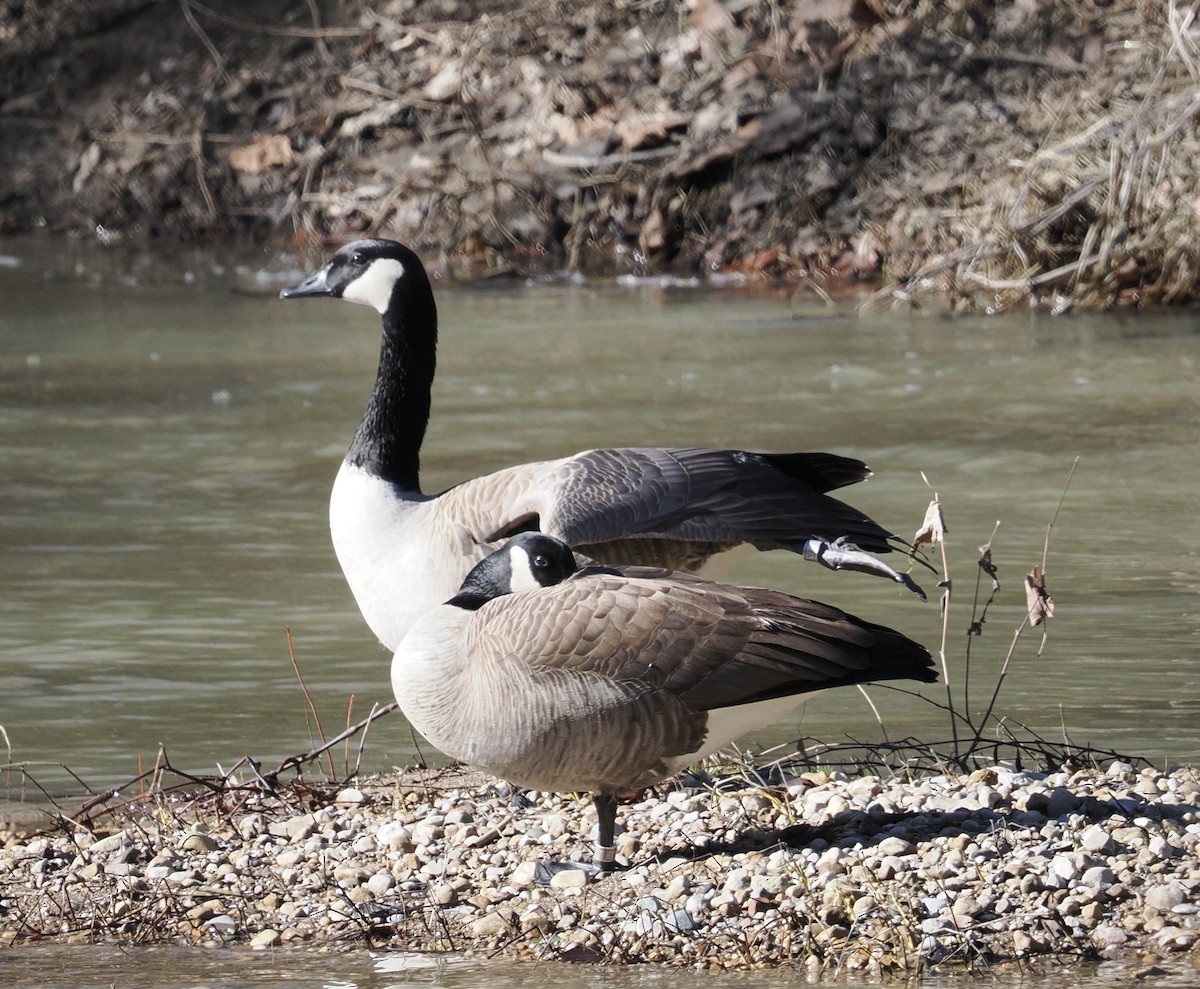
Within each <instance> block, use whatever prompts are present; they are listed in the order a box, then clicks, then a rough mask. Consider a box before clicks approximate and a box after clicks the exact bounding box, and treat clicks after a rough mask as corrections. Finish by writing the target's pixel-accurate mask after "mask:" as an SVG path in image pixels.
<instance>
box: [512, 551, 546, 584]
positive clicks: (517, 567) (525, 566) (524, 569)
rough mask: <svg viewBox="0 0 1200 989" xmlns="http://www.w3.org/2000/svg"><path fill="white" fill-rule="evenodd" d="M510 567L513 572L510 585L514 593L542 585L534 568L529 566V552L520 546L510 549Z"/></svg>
mask: <svg viewBox="0 0 1200 989" xmlns="http://www.w3.org/2000/svg"><path fill="white" fill-rule="evenodd" d="M508 568H509V572H510V574H511V576H510V578H509V580H510V586H511V587H512V589H513V592H514V593H516V592H517V591H535V590H537V589H538V588H539V587H541V586H542V585H541V584H539V583H538V582H537V580H536V578H535V577H534V576H533V568H532V567H530V566H529V554H528V553H526V552H525V550H523V549H521V547H520V546H514V547H512V549H510V550H509V551H508Z"/></svg>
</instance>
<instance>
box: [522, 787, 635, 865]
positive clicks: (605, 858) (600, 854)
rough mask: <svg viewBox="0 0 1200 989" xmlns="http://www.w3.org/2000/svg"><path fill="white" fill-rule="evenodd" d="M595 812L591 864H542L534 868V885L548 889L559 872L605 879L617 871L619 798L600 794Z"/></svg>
mask: <svg viewBox="0 0 1200 989" xmlns="http://www.w3.org/2000/svg"><path fill="white" fill-rule="evenodd" d="M592 804H593V805H594V806H595V808H596V830H595V841H594V843H593V844H592V861H591V862H590V863H589V862H539V863H537V865H536V866H535V868H534V872H533V881H534V882H535V883H537V884H538V885H539V886H549V885H550V880H552V879H553V878H554V877H555V876H556V875H558V873H560V872H569V871H573V870H578V871H580V872H585V873H587V875H589V876H591V877H596V876H603V875H607V874H608V873H610V872H612V871H613V870H614V869H616V867H617V847H616V844H615V842H616V835H617V798H616V797H614V796H613V795H612V794H609V793H597V794H596V795H595V796H594V797H593V798H592Z"/></svg>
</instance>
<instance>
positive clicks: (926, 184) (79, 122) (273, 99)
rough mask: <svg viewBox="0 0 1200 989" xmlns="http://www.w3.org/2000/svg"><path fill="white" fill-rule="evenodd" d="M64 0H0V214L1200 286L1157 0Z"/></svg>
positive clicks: (650, 256)
mask: <svg viewBox="0 0 1200 989" xmlns="http://www.w3.org/2000/svg"><path fill="white" fill-rule="evenodd" d="M75 6H76V5H72V4H67V3H47V4H41V5H38V7H37V8H36V9H35V8H32V7H30V6H29V5H27V4H25V3H22V2H19V0H2V2H0V39H2V40H3V43H4V45H5V46H6V49H5V50H6V52H7V54H6V55H3V56H0V92H4V93H7V94H9V95H8V96H6V97H4V98H3V99H2V101H0V127H3V129H4V131H5V133H6V134H7V138H6V139H5V140H4V141H3V142H0V231H3V230H6V231H8V232H18V231H24V230H29V229H32V228H35V227H37V226H41V225H45V226H48V227H49V228H51V229H54V230H86V231H93V230H97V229H98V228H103V230H104V232H105V235H106V236H119V235H123V236H128V237H137V236H168V237H173V238H183V239H195V238H212V237H223V236H228V235H230V234H245V235H250V236H253V237H256V238H261V239H274V240H278V239H279V234H280V232H285V233H286V234H288V235H292V236H295V237H296V238H297V239H298V240H299V241H300V242H305V241H307V240H311V239H314V238H315V239H320V240H327V239H328V240H339V239H344V238H347V237H350V236H354V235H360V234H364V233H381V234H387V235H390V236H394V237H397V238H400V239H403V240H407V241H409V242H411V243H413V244H414V245H415V246H417V247H418V248H420V249H423V250H426V251H429V250H430V249H432V250H433V251H434V252H435V253H441V254H443V255H444V256H446V257H451V258H453V257H462V258H466V259H469V260H475V261H485V262H488V263H492V264H505V265H512V266H515V267H517V268H519V269H521V270H529V269H536V268H538V267H547V266H549V267H558V266H561V265H564V264H565V265H567V266H569V267H571V268H576V269H583V270H587V271H593V272H641V271H658V270H677V271H686V272H697V271H703V272H708V271H715V270H724V271H735V272H741V273H743V274H745V275H747V276H751V277H787V278H806V277H820V278H822V279H826V280H828V279H831V278H832V279H836V278H838V277H842V278H849V279H868V280H871V281H872V282H874V281H876V280H877V279H879V278H880V277H882V278H883V280H884V282H885V283H886V284H887V285H888V287H887V288H886V289H884V290H883V293H881V295H880V296H878V297H877V301H887V302H891V301H894V300H897V299H899V300H901V301H911V300H913V299H916V298H929V299H932V298H942V297H945V294H946V293H948V297H949V298H951V299H953V300H955V301H956V302H957V303H958V304H960V305H963V306H967V305H984V306H988V307H991V308H1004V307H1007V306H1010V305H1012V304H1013V303H1015V302H1018V301H1020V302H1026V301H1028V300H1033V301H1035V302H1037V303H1041V304H1045V305H1048V306H1052V307H1055V308H1059V309H1061V308H1066V307H1068V306H1072V305H1088V306H1107V305H1120V304H1159V303H1181V302H1187V301H1190V300H1191V299H1193V298H1194V297H1195V295H1196V290H1197V278H1198V272H1197V265H1196V264H1195V262H1194V257H1195V255H1196V247H1197V245H1196V242H1195V235H1194V234H1193V232H1192V231H1193V229H1194V227H1195V214H1196V210H1197V203H1198V202H1200V188H1198V185H1197V182H1198V180H1197V178H1196V176H1197V175H1198V174H1200V169H1197V167H1196V165H1197V162H1196V158H1197V155H1198V154H1200V142H1198V141H1197V137H1196V128H1195V120H1196V115H1197V113H1198V112H1200V99H1198V98H1197V97H1196V96H1195V92H1196V83H1197V81H1198V80H1200V67H1198V60H1197V57H1196V47H1195V43H1194V41H1193V36H1194V31H1193V27H1194V25H1193V23H1192V13H1191V11H1190V10H1184V9H1180V8H1177V7H1176V6H1175V4H1174V3H1162V2H1148V0H1145V2H1130V0H1124V2H1118V3H1100V2H1089V0H1081V2H1078V3H1072V4H1055V3H1050V2H1043V0H1020V2H1017V3H1011V4H997V3H992V2H985V0H960V2H956V3H950V4H943V3H934V2H931V0H891V2H874V0H828V2H824V3H819V4H811V3H808V4H797V5H787V4H781V3H778V2H774V0H688V2H687V3H673V2H668V0H614V2H612V3H606V4H592V3H574V2H556V3H549V4H548V3H544V2H537V3H534V2H531V0H522V2H515V3H493V2H486V0H392V2H386V3H381V4H370V5H369V4H365V3H362V2H361V0H346V2H345V3H343V4H338V5H333V4H325V5H322V9H321V10H318V5H317V4H316V2H315V0H310V2H308V3H293V4H292V5H291V6H290V8H289V9H287V11H286V14H285V16H282V17H281V16H280V14H279V5H276V4H268V3H265V2H262V0H246V2H242V3H239V4H237V5H233V4H220V3H218V4H213V5H208V4H202V3H200V2H199V0H180V2H179V3H178V4H170V3H167V4H147V3H144V2H139V0H126V2H124V3H113V4H106V5H95V7H91V8H89V9H88V11H87V12H86V13H84V14H82V15H80V14H78V12H76V13H74V14H71V10H73V9H74V8H75ZM101 7H103V10H101V9H100V8H101ZM68 8H70V9H68ZM68 14H70V16H68Z"/></svg>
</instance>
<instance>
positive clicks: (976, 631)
mask: <svg viewBox="0 0 1200 989" xmlns="http://www.w3.org/2000/svg"><path fill="white" fill-rule="evenodd" d="M999 530H1000V520H999V519H997V520H996V524H995V525H994V526H992V534H991V535H990V536H988V540H987V542H986V543H984V544H983V546H981V547H980V549H979V560H978V561H977V566H976V567H975V595H974V597H972V598H971V624H970V626H969V627H968V628H967V650H966V652H967V661H966V663H965V664H964V667H963V710H964V711H966V720H967V721H968V722H969V721H970V718H971V638H972V636H975V635H983V623H984V622H985V621H987V613H988V609H989V608H991V606H992V602H993V601H994V600H995V599H996V592H997V591H998V590H999V589H1000V582H999V581H998V580H996V567H995V565H992V571H991V573H990V574H989V576H990V577H991V578H992V593H991V594H990V595H989V596H988V599H987V601H985V602H984V604H983V608H982V610H981V609H980V607H979V583H980V581H981V580H982V579H983V572H984V567H983V564H984V561H985V559H986V560H989V562H990V552H991V548H992V541H993V540H994V539H995V538H996V533H997V532H998V531H999Z"/></svg>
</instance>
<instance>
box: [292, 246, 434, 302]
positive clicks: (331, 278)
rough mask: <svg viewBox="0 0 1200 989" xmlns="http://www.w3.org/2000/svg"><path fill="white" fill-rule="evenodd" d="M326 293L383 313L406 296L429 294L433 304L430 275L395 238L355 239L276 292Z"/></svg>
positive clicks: (297, 295)
mask: <svg viewBox="0 0 1200 989" xmlns="http://www.w3.org/2000/svg"><path fill="white" fill-rule="evenodd" d="M309 296H328V297H330V298H333V299H344V300H346V301H347V302H357V303H360V304H361V305H364V306H370V307H371V308H372V309H375V310H377V311H378V312H379V313H381V314H382V313H386V312H387V311H388V310H389V309H391V308H393V307H394V306H395V305H396V304H397V303H399V304H401V305H403V304H404V302H405V300H406V299H421V300H422V301H424V299H425V297H426V296H428V297H429V299H428V301H429V303H430V304H432V291H431V290H430V288H429V277H428V276H427V275H426V274H425V267H424V265H422V264H421V259H420V258H418V257H417V256H416V254H414V253H413V252H412V251H410V250H409V249H408V248H407V247H405V246H404V245H403V244H399V243H397V242H396V241H394V240H356V241H354V242H352V243H350V244H347V245H346V246H345V247H342V248H339V249H338V251H337V252H336V253H335V254H334V255H333V257H331V258H330V259H329V261H328V262H327V263H326V264H325V265H324V266H323V267H321V268H319V269H318V270H316V271H314V272H313V273H312V274H311V275H309V276H308V277H307V278H306V279H304V281H302V282H300V283H299V284H298V285H291V286H289V287H288V288H285V289H284V290H283V291H282V292H280V293H279V297H280V298H281V299H303V298H306V297H309Z"/></svg>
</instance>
